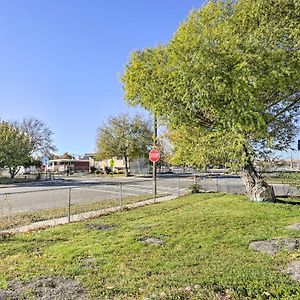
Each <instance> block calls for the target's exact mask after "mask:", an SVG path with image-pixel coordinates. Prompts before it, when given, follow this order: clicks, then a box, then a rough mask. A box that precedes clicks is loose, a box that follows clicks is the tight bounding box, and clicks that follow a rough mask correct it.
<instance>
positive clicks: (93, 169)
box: [91, 166, 97, 174]
mask: <svg viewBox="0 0 300 300" xmlns="http://www.w3.org/2000/svg"><path fill="white" fill-rule="evenodd" d="M96 171H97V168H96V167H95V166H91V173H92V174H94V173H95V172H96Z"/></svg>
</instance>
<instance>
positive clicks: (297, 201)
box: [274, 195, 300, 205]
mask: <svg viewBox="0 0 300 300" xmlns="http://www.w3.org/2000/svg"><path fill="white" fill-rule="evenodd" d="M278 197H279V198H276V200H275V202H274V203H280V204H290V205H300V197H297V196H296V197H295V196H294V197H291V196H286V195H285V196H278Z"/></svg>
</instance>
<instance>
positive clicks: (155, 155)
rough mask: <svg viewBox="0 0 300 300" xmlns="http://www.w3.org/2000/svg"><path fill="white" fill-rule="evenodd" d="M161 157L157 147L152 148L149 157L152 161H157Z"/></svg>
mask: <svg viewBox="0 0 300 300" xmlns="http://www.w3.org/2000/svg"><path fill="white" fill-rule="evenodd" d="M159 158H160V153H159V152H158V151H157V150H156V149H152V150H151V151H150V152H149V159H150V161H152V162H157V161H158V160H159Z"/></svg>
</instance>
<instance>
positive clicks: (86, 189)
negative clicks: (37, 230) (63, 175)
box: [0, 174, 294, 231]
mask: <svg viewBox="0 0 300 300" xmlns="http://www.w3.org/2000/svg"><path fill="white" fill-rule="evenodd" d="M76 183H77V184H76ZM60 184H61V186H57V185H58V183H57V184H56V185H55V184H53V186H51V185H50V183H49V182H44V184H43V185H44V186H40V185H31V186H19V187H16V188H7V189H6V188H3V189H0V231H3V230H7V229H11V228H16V227H21V226H26V225H29V224H32V223H35V222H44V221H47V220H52V221H53V222H52V223H51V225H55V224H61V223H66V222H72V221H76V220H80V219H85V218H89V217H94V216H97V215H99V214H105V213H108V212H110V211H116V210H122V209H124V208H126V207H127V208H130V207H133V206H134V205H135V206H138V205H142V202H144V203H146V202H147V203H154V202H155V201H157V199H159V198H161V197H165V196H170V197H171V198H175V197H177V196H182V195H185V194H187V193H189V192H190V191H191V187H192V186H193V185H198V187H199V188H200V191H209V192H222V193H237V194H241V193H245V189H244V185H243V183H242V181H241V179H240V178H239V177H238V176H235V175H224V176H223V175H210V174H197V175H182V176H177V177H175V176H171V175H170V176H164V177H163V178H158V179H157V195H156V197H153V196H154V195H153V182H152V179H151V178H147V179H131V180H126V181H125V180H122V179H114V180H110V181H109V180H107V181H104V180H94V181H93V180H90V181H89V180H87V182H86V183H85V182H79V181H75V182H71V183H70V181H68V180H61V181H60ZM68 185H69V186H68ZM274 189H275V193H276V194H277V195H284V194H289V195H291V194H293V193H294V191H292V190H291V189H290V188H288V187H287V186H276V185H275V186H274ZM47 224H48V223H46V225H47ZM49 224H50V223H49Z"/></svg>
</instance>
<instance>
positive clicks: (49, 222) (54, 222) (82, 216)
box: [0, 195, 178, 235]
mask: <svg viewBox="0 0 300 300" xmlns="http://www.w3.org/2000/svg"><path fill="white" fill-rule="evenodd" d="M177 197H178V196H177V195H169V196H164V197H160V198H156V199H155V201H154V198H152V199H149V200H144V201H140V202H135V203H132V204H127V205H124V206H123V209H124V208H125V209H133V208H137V207H142V206H145V205H149V204H155V203H159V202H164V201H170V200H173V199H176V198H177ZM116 211H122V209H121V207H120V206H114V207H110V208H105V209H101V210H97V211H90V212H85V213H80V214H76V215H71V218H70V221H71V222H78V221H83V220H86V219H91V218H95V217H98V216H103V215H107V214H110V213H113V212H116ZM68 223H69V219H68V217H62V218H56V219H51V220H45V221H40V222H35V223H31V224H29V225H25V226H21V227H16V228H11V229H7V230H2V231H0V234H4V235H5V234H15V233H20V232H29V231H34V230H40V229H45V228H48V227H54V226H57V225H62V224H68Z"/></svg>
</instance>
